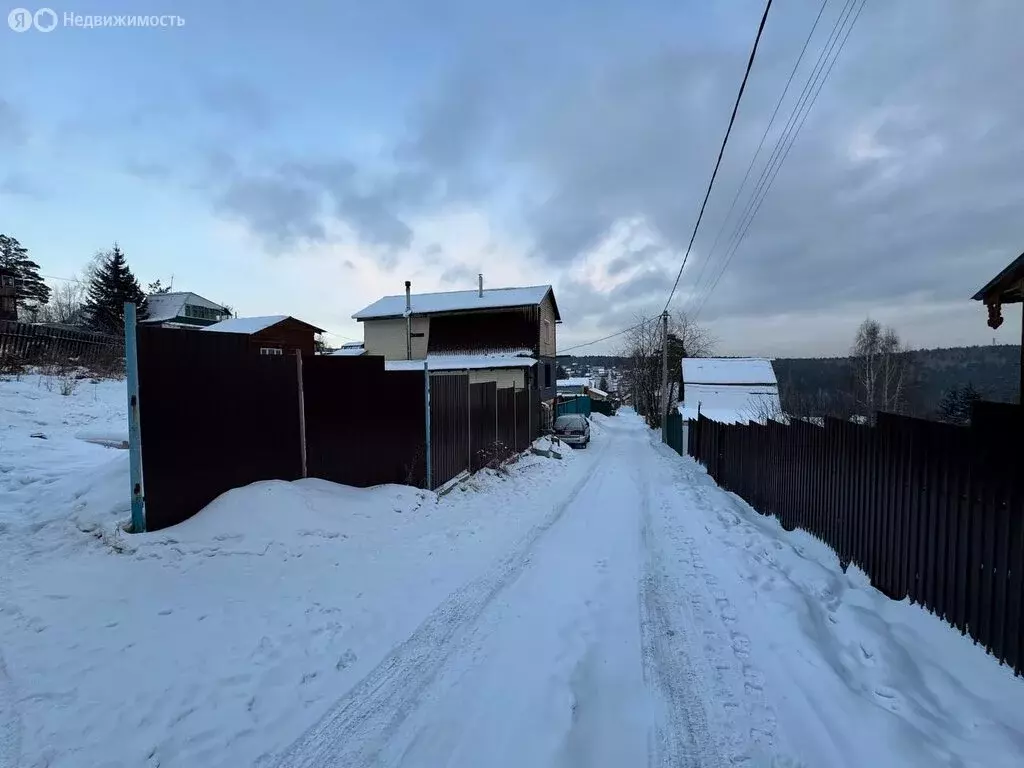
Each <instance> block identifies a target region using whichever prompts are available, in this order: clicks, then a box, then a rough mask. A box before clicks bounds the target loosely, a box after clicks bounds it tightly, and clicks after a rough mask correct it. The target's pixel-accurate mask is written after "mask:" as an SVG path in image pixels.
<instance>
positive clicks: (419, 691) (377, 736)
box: [257, 443, 609, 768]
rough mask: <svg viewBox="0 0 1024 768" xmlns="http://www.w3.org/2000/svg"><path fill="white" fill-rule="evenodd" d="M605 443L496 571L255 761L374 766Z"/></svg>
mask: <svg viewBox="0 0 1024 768" xmlns="http://www.w3.org/2000/svg"><path fill="white" fill-rule="evenodd" d="M608 445H609V443H605V445H604V446H602V448H601V451H600V452H599V453H598V455H597V456H595V457H594V459H593V461H592V463H591V466H590V467H589V468H588V469H587V471H586V474H585V475H584V476H583V477H582V478H581V479H580V480H579V481H578V482H577V483H576V485H575V486H573V488H572V490H571V491H570V492H569V494H568V495H567V496H566V497H565V498H564V499H563V500H562V502H561V503H560V504H558V506H556V507H555V509H554V510H553V512H552V513H551V514H550V515H549V516H548V517H547V518H546V519H545V520H544V521H543V522H541V523H540V524H539V525H537V526H536V527H535V528H534V529H533V530H532V531H531V532H530V534H529V535H528V536H527V537H526V539H525V540H523V541H522V542H520V544H519V546H518V547H517V548H516V549H515V550H514V551H513V552H512V553H511V554H509V555H508V556H507V557H506V558H505V559H503V560H502V561H501V562H500V563H499V564H498V566H497V567H496V568H494V569H493V570H492V571H491V572H489V573H488V574H487V575H485V576H484V577H482V578H480V579H477V580H476V581H473V582H471V583H470V584H468V585H466V586H465V587H463V588H462V589H460V590H458V591H456V592H454V593H453V594H452V595H451V596H449V598H448V599H447V600H445V601H444V602H443V603H441V604H440V605H439V606H438V607H437V608H435V609H434V611H433V612H432V613H431V614H430V615H429V616H428V617H427V619H426V620H425V621H424V622H423V623H422V624H421V625H420V626H419V628H418V629H417V630H416V631H415V632H414V633H413V634H412V635H411V636H410V637H409V638H408V639H407V640H406V641H405V642H404V643H402V644H401V645H399V646H398V647H397V648H395V649H394V650H393V651H392V652H391V653H390V654H389V655H388V656H387V657H386V658H385V659H384V660H383V661H382V662H381V663H380V664H378V665H377V667H376V668H375V669H374V670H373V671H372V672H370V674H368V675H367V676H366V677H365V678H363V680H362V681H360V682H359V683H357V684H356V685H355V686H354V687H353V688H352V689H351V690H350V691H349V692H348V693H347V694H346V695H345V696H343V697H342V698H341V699H340V700H339V701H338V702H337V703H336V704H335V705H334V706H333V707H332V708H331V710H330V711H329V712H328V713H327V714H326V715H324V717H323V718H321V720H320V721H319V722H318V723H317V724H316V725H314V726H313V727H312V728H310V729H309V730H308V731H306V733H305V734H303V735H302V736H300V737H299V739H298V740H296V741H295V742H294V743H293V744H292V745H291V746H289V747H288V748H286V750H285V751H284V752H283V754H281V755H279V756H276V757H274V756H270V755H266V756H264V757H263V758H261V759H260V760H259V761H258V763H257V764H258V765H261V766H267V765H278V766H282V768H283V767H284V766H287V768H300V767H301V766H309V767H310V768H312V767H314V766H315V767H316V768H324V766H344V768H357V767H358V766H376V765H378V764H379V762H378V761H379V757H380V753H381V751H382V750H383V749H384V748H385V747H386V746H387V744H388V743H389V741H390V740H391V739H392V737H393V736H394V735H395V734H396V733H397V732H398V730H399V728H400V727H401V726H402V724H403V723H404V722H405V720H406V719H407V718H408V716H409V715H410V714H411V713H412V712H413V711H414V710H415V709H416V707H417V706H418V705H419V703H420V699H421V697H422V695H423V694H424V692H425V691H426V690H427V689H428V687H429V686H430V684H431V683H432V682H433V681H434V680H435V679H436V677H437V675H438V673H439V672H440V671H441V669H442V668H443V666H444V664H445V662H446V660H447V659H448V657H449V656H450V655H451V654H452V653H453V652H454V651H455V649H456V647H457V645H458V644H457V642H455V640H456V637H457V636H459V635H460V634H461V633H463V632H464V631H465V630H467V629H468V628H470V627H472V625H473V624H474V623H475V622H476V620H477V619H478V618H479V617H480V615H481V614H482V613H483V612H484V610H486V609H487V607H488V606H489V605H490V604H491V602H493V600H494V599H495V597H496V596H497V595H498V594H500V593H501V592H502V590H503V589H505V587H507V586H508V585H509V584H510V583H512V582H513V581H514V580H515V579H516V578H517V577H518V576H519V574H520V573H522V571H523V569H525V568H526V567H527V566H528V565H529V564H530V560H531V557H530V555H531V552H532V551H533V549H534V547H535V546H536V544H537V542H538V540H539V539H540V538H541V537H543V536H544V534H545V533H547V532H548V531H549V530H550V529H551V527H552V526H553V525H554V524H555V523H557V522H558V521H559V519H561V517H562V515H563V514H564V513H565V511H566V510H567V509H568V508H569V506H570V505H571V504H572V502H573V501H574V500H575V499H576V497H577V496H579V494H580V493H581V492H582V491H583V489H584V488H586V487H587V485H588V484H589V483H590V482H591V480H592V479H593V478H594V476H595V472H596V470H597V469H598V467H599V466H600V464H601V459H602V458H603V457H604V455H605V454H606V453H607V451H608Z"/></svg>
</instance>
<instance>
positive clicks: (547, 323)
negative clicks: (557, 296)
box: [540, 295, 558, 357]
mask: <svg viewBox="0 0 1024 768" xmlns="http://www.w3.org/2000/svg"><path fill="white" fill-rule="evenodd" d="M557 348H558V343H557V330H556V325H555V304H554V302H553V301H552V299H551V296H550V295H548V296H546V297H545V298H544V301H543V302H542V303H541V305H540V356H541V357H554V356H555V351H556V349H557Z"/></svg>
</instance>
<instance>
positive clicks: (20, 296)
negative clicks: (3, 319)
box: [0, 235, 50, 308]
mask: <svg viewBox="0 0 1024 768" xmlns="http://www.w3.org/2000/svg"><path fill="white" fill-rule="evenodd" d="M0 267H4V268H5V269H9V270H11V271H12V272H14V286H15V296H16V297H17V300H18V306H19V307H22V308H26V307H33V306H39V305H40V304H46V303H47V302H48V301H49V300H50V286H48V285H47V284H46V283H44V282H43V278H42V277H41V276H40V275H39V265H38V264H36V263H35V262H34V261H32V260H31V259H30V258H29V257H28V249H27V248H25V246H23V245H22V244H21V243H19V242H18V241H17V240H16V239H15V238H13V237H9V236H8V235H0Z"/></svg>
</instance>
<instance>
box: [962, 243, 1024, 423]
mask: <svg viewBox="0 0 1024 768" xmlns="http://www.w3.org/2000/svg"><path fill="white" fill-rule="evenodd" d="M974 300H975V301H983V302H985V306H986V307H988V324H989V327H990V328H998V327H999V326H1001V325H1002V324H1003V305H1004V304H1021V303H1024V253H1022V254H1021V255H1020V256H1018V257H1017V258H1016V259H1014V260H1013V261H1012V262H1011V263H1010V264H1009V265H1008V266H1007V267H1006V269H1004V270H1003V271H1002V272H1000V273H999V274H998V275H996V276H995V277H993V278H992V279H991V280H989V281H988V283H987V284H986V285H985V287H984V288H982V289H981V290H980V291H978V292H977V293H976V294H974ZM1020 355H1021V358H1020V398H1019V399H1020V402H1021V403H1022V404H1024V321H1022V322H1021V353H1020Z"/></svg>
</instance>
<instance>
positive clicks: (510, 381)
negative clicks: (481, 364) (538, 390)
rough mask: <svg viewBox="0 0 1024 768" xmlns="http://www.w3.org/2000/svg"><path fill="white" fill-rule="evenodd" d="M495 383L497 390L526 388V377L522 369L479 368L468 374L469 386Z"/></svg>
mask: <svg viewBox="0 0 1024 768" xmlns="http://www.w3.org/2000/svg"><path fill="white" fill-rule="evenodd" d="M492 381H494V382H497V385H498V389H510V388H511V387H515V388H516V389H525V388H526V376H525V373H524V370H523V369H522V368H480V369H478V370H471V371H470V372H469V383H470V384H485V383H489V382H492Z"/></svg>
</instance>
